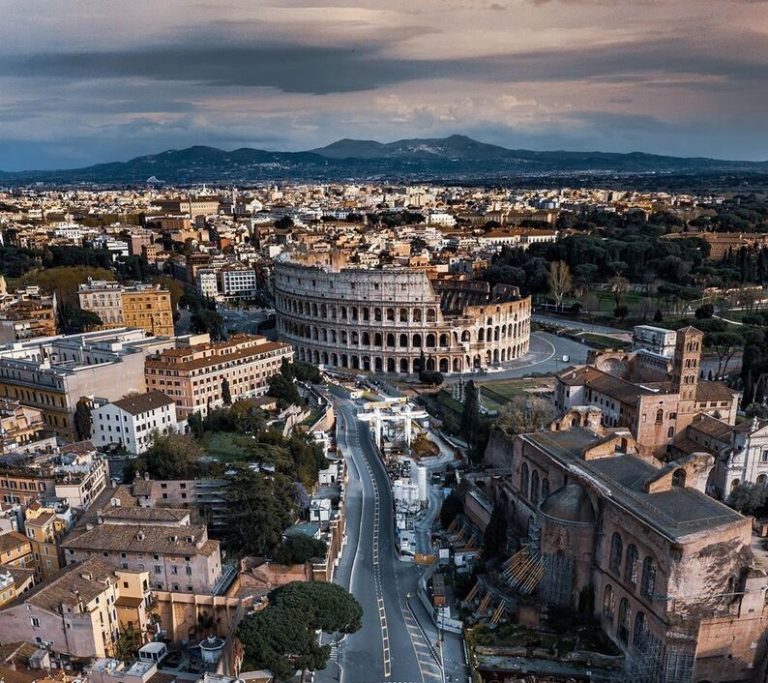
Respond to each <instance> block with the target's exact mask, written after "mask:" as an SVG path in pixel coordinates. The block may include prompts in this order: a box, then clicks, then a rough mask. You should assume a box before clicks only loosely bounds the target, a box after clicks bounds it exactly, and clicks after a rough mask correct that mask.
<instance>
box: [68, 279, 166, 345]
mask: <svg viewBox="0 0 768 683" xmlns="http://www.w3.org/2000/svg"><path fill="white" fill-rule="evenodd" d="M78 297H79V299H80V308H82V309H83V310H86V311H91V312H93V313H95V314H96V315H98V316H99V318H100V319H101V322H102V325H103V328H105V329H111V328H115V327H138V328H141V329H142V330H144V331H145V332H147V333H148V334H153V335H156V336H163V337H172V336H173V334H174V330H173V309H172V307H171V294H170V292H169V291H168V290H167V289H164V288H162V287H160V285H150V284H143V283H137V284H135V285H133V286H131V287H126V286H125V285H121V284H119V283H117V282H106V281H104V280H91V279H90V278H89V280H88V282H87V283H84V284H82V285H80V287H79V288H78Z"/></svg>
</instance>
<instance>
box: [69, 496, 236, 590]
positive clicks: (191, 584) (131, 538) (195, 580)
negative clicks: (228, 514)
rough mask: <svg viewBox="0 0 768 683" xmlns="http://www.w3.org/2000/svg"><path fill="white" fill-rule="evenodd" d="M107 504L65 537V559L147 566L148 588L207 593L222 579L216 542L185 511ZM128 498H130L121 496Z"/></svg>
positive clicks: (117, 500)
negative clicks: (88, 559) (89, 559)
mask: <svg viewBox="0 0 768 683" xmlns="http://www.w3.org/2000/svg"><path fill="white" fill-rule="evenodd" d="M123 502H124V501H123V500H122V498H117V497H113V498H112V500H111V501H110V504H109V505H108V506H107V507H105V508H102V509H101V510H99V511H98V514H97V515H96V516H95V517H93V516H91V517H89V518H88V520H86V521H85V523H82V522H81V524H80V525H78V527H76V528H75V529H74V530H73V531H72V532H71V533H70V534H69V535H68V536H67V538H66V539H65V540H64V542H63V543H62V548H63V549H64V559H65V561H66V563H67V564H73V563H76V562H80V561H82V560H84V559H87V558H89V557H98V558H99V559H100V560H102V561H104V562H106V563H109V564H110V565H111V566H113V567H114V568H116V569H129V570H132V571H146V572H148V573H149V581H150V587H151V588H152V589H156V590H164V591H170V592H174V593H199V594H211V593H213V592H215V588H216V584H217V582H218V581H219V580H220V579H221V576H222V567H221V552H220V549H219V542H218V541H214V540H211V539H209V538H208V530H207V528H206V527H205V525H195V524H192V522H191V518H190V511H189V510H179V509H175V508H145V507H139V506H137V505H130V504H127V505H123V504H122V503H123ZM125 502H126V503H129V502H130V501H125Z"/></svg>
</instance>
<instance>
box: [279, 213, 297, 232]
mask: <svg viewBox="0 0 768 683" xmlns="http://www.w3.org/2000/svg"><path fill="white" fill-rule="evenodd" d="M293 226H294V222H293V218H291V217H290V216H283V217H282V218H278V219H277V220H276V221H275V227H276V228H277V229H278V230H290V229H291V228H292V227H293Z"/></svg>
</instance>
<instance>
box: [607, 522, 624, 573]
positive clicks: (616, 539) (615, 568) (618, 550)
mask: <svg viewBox="0 0 768 683" xmlns="http://www.w3.org/2000/svg"><path fill="white" fill-rule="evenodd" d="M623 554H624V544H623V543H622V541H621V536H619V534H618V532H615V531H614V533H613V536H612V538H611V556H610V559H609V567H610V569H611V571H612V572H613V573H614V574H616V576H620V575H621V557H622V555H623Z"/></svg>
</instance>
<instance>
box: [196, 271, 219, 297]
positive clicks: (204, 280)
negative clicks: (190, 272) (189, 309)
mask: <svg viewBox="0 0 768 683" xmlns="http://www.w3.org/2000/svg"><path fill="white" fill-rule="evenodd" d="M195 284H196V286H197V287H196V288H197V293H198V294H199V295H200V296H205V297H208V298H209V299H215V298H216V297H217V296H218V295H219V279H218V278H217V277H216V271H215V270H213V269H212V268H201V269H200V270H198V271H197V275H196V276H195Z"/></svg>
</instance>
